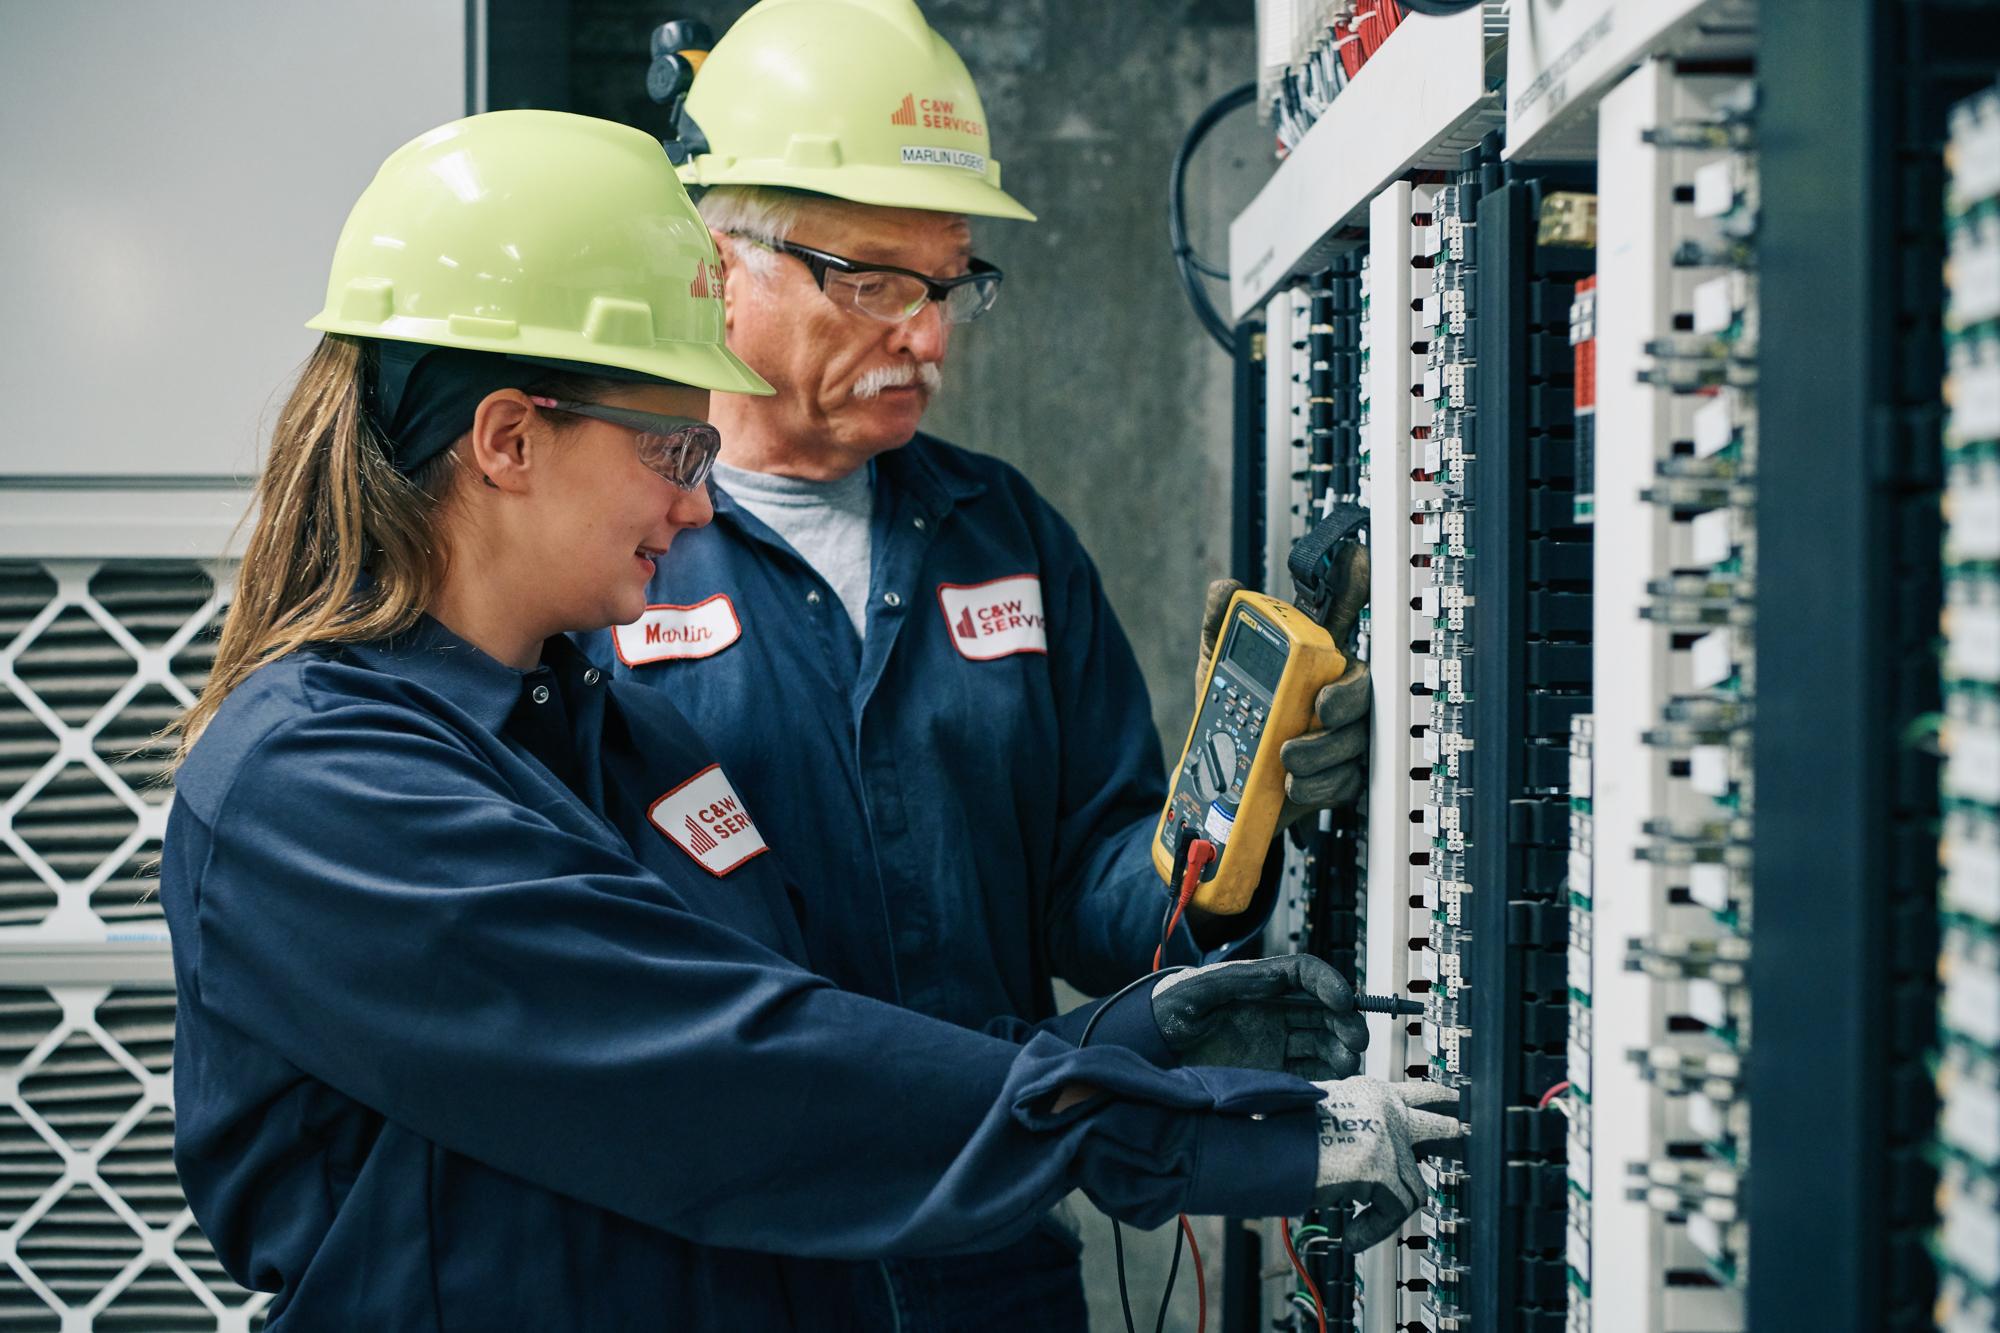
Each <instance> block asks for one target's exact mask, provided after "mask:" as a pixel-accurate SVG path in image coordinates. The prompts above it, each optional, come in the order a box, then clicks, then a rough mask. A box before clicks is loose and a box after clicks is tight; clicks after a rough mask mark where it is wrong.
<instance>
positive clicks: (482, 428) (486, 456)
mask: <svg viewBox="0 0 2000 1333" xmlns="http://www.w3.org/2000/svg"><path fill="white" fill-rule="evenodd" d="M547 437H548V432H547V430H546V429H545V428H544V427H543V424H542V421H541V417H540V415H539V414H538V413H537V412H536V411H535V405H534V404H533V403H531V402H529V401H528V395H526V394H525V393H522V392H521V391H520V390H519V389H495V390H494V391H493V392H492V393H489V394H487V395H486V397H484V398H482V399H481V400H480V402H479V406H478V408H477V409H476V410H475V411H474V412H473V414H472V448H471V451H470V453H471V462H472V469H473V471H475V472H477V473H478V474H479V475H480V476H481V477H482V478H484V479H485V484H486V485H487V486H490V487H492V488H493V489H495V490H500V491H506V492H508V493H510V494H515V495H518V494H520V493H522V492H524V491H526V490H527V489H528V483H529V478H530V476H531V473H532V469H533V467H534V464H535V463H536V462H537V461H538V460H537V452H538V451H537V449H536V447H535V446H536V445H537V444H538V443H539V442H541V441H542V440H545V439H547Z"/></svg>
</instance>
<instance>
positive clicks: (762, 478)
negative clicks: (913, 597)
mask: <svg viewBox="0 0 2000 1333" xmlns="http://www.w3.org/2000/svg"><path fill="white" fill-rule="evenodd" d="M873 471H874V469H873V468H867V467H862V468H856V469H855V470H854V471H853V472H851V473H849V474H848V475H847V476H845V477H842V478H841V479H840V480H839V481H804V480H801V479H800V478H798V477H777V476H773V475H771V474H770V473H768V472H745V471H744V470H743V469H742V468H735V467H727V466H725V465H723V464H721V463H717V464H716V465H715V480H716V481H717V483H719V484H720V485H721V487H722V489H724V490H725V491H728V492H729V494H730V495H731V496H732V497H733V498H734V499H735V500H736V503H738V504H740V505H742V506H743V507H744V508H745V509H747V510H749V511H750V512H751V513H753V514H755V515H756V516H757V517H758V518H759V519H761V520H762V521H763V522H764V523H765V525H766V526H768V527H769V528H770V529H771V530H772V531H773V532H775V533H777V534H778V535H779V536H780V537H783V538H784V539H785V540H786V541H787V542H789V543H791V547H792V549H793V550H794V551H797V552H798V553H799V554H800V555H801V556H803V557H805V561H806V563H807V564H809V565H811V566H812V567H813V568H814V569H815V570H817V571H818V572H819V576H820V577H821V578H823V579H825V580H826V581H827V583H828V584H829V585H830V586H831V587H832V588H833V591H834V595H835V596H837V597H839V598H840V604H841V605H842V606H843V607H845V608H847V618H848V619H849V620H851V621H853V622H854V632H855V633H856V634H859V635H861V636H862V637H863V638H866V637H867V634H868V628H867V627H868V573H869V557H870V554H871V550H870V542H869V531H868V525H869V522H870V521H871V519H872V518H873V516H874V512H875V485H874V481H873V476H872V474H873Z"/></svg>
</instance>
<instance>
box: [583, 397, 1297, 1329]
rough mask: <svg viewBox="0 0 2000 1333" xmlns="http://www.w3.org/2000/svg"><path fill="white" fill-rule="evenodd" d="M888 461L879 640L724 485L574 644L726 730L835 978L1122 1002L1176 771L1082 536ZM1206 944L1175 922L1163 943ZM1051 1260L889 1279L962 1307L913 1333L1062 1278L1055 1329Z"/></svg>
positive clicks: (872, 612)
mask: <svg viewBox="0 0 2000 1333" xmlns="http://www.w3.org/2000/svg"><path fill="white" fill-rule="evenodd" d="M873 467H874V468H875V475H874V484H875V511H874V523H873V528H872V536H873V546H872V549H873V556H872V564H873V570H872V574H871V580H870V586H869V596H868V614H867V634H866V637H865V639H864V638H858V637H857V636H856V634H855V632H854V627H853V625H852V623H851V622H850V621H849V619H848V616H847V614H846V613H845V612H844V611H843V609H842V607H841V605H840V603H839V600H838V599H837V598H836V597H835V595H834V592H833V589H832V588H831V587H830V586H829V585H828V583H827V582H826V580H824V579H823V578H821V577H820V576H819V574H818V573H816V572H815V571H814V570H813V569H812V568H811V566H810V565H808V564H807V563H806V562H805V561H804V560H803V559H802V558H801V557H800V556H799V555H798V554H797V553H796V552H795V551H794V550H793V549H792V548H791V547H790V546H789V545H788V544H787V543H786V542H785V541H784V539H783V538H782V537H780V536H779V535H778V534H776V533H775V532H773V531H772V530H771V529H770V528H769V527H768V526H767V525H765V524H764V523H763V522H761V521H760V520H759V519H758V518H757V517H756V516H755V515H754V514H751V513H750V512H749V511H747V510H746V509H744V508H743V507H742V506H740V505H739V504H737V503H736V502H735V501H733V500H732V499H731V498H730V497H729V495H728V493H727V491H726V490H722V489H720V488H718V489H717V492H716V504H715V508H716V518H715V522H714V523H713V524H711V525H710V526H709V527H708V528H706V529H703V530H699V531H694V532H687V533H683V534H682V535H681V536H680V537H678V538H677V539H676V540H675V543H674V548H673V552H672V555H671V557H670V558H668V559H666V560H663V561H662V562H661V563H660V566H659V570H658V572H657V573H656V574H655V575H654V578H653V581H652V584H651V585H650V588H649V594H648V600H649V602H651V603H652V604H653V609H652V610H649V612H648V614H647V617H646V618H645V619H642V620H641V621H639V622H637V623H636V624H634V625H632V626H627V627H622V628H620V629H618V630H615V631H611V630H607V631H603V632H600V633H597V634H592V635H588V636H583V643H584V646H585V647H586V649H587V650H588V651H589V653H590V655H591V656H592V657H593V658H594V659H596V660H598V661H600V662H605V663H612V664H615V669H616V670H617V671H618V672H619V673H620V674H621V675H629V676H631V677H633V678H634V679H637V680H639V681H642V682H644V683H645V684H648V685H651V686H654V687H656V688H657V689H658V690H660V691H661V692H662V693H663V694H665V695H666V696H668V697H669V698H671V699H673V700H674V701H675V702H676V704H677V705H678V706H679V707H680V708H681V709H682V710H683V711H684V712H685V713H686V714H687V715H688V716H689V717H690V718H692V719H693V720H694V722H695V724H696V726H697V727H698V728H699V729H700V731H701V732H702V735H703V736H704V738H706V739H707V740H708V741H709V743H710V744H711V745H713V746H714V747H715V750H716V753H717V754H718V755H719V756H720V757H721V759H722V762H723V764H724V766H725V767H726V768H727V769H728V770H729V772H730V774H731V775H732V776H733V777H734V778H735V780H736V781H737V782H738V783H739V784H740V786H741V788H742V790H743V792H744V794H745V795H746V796H747V797H748V798H749V799H750V800H751V802H752V803H753V804H754V805H755V806H756V808H757V809H758V810H759V811H760V816H759V817H760V819H763V820H764V821H765V823H766V824H767V826H768V828H767V831H768V832H769V834H770V837H771V841H772V843H773V844H774V845H775V846H777V847H778V848H780V849H781V850H782V851H784V853H785V854H786V856H787V858H788V859H789V860H791V861H792V863H793V864H794V865H796V866H797V868H798V870H799V871H800V873H801V878H802V881H803V884H802V887H803V889H804V892H805V894H806V897H807V911H806V923H807V931H808V942H809V947H810V948H811V950H812V955H813V961H814V965H815V966H816V967H817V968H819V969H820V970H821V971H823V972H824V973H825V974H826V975H827V976H828V977H830V978H832V979H833V980H834V981H836V982H837V983H838V984H839V985H841V986H842V987H845V988H846V989H849V990H853V991H857V992H859V993H861V994H865V995H873V996H877V997H879V998H881V999H884V1000H890V1001H893V1002H895V1003H897V1004H900V1005H903V1006H905V1007H907V1008H910V1009H914V1010H916V1011H918V1012H920V1013H925V1014H930V1015H933V1016H935V1017H938V1018H943V1019H948V1020H950V1021H951V1022H954V1023H958V1024H962V1025H965V1026H975V1027H976V1026H978V1025H980V1024H981V1023H983V1022H985V1021H986V1020H987V1019H988V1018H989V1017H990V1016H992V1015H995V1014H1013V1015H1016V1016H1018V1017H1020V1018H1022V1019H1024V1020H1027V1021H1031V1022H1032V1021H1038V1020H1042V1019H1046V1018H1047V1017H1048V1016H1049V1015H1050V1014H1051V1013H1053V1011H1054V1006H1055V997H1054V991H1053V987H1052V985H1051V981H1052V979H1053V978H1055V977H1062V978H1063V979H1065V980H1067V981H1069V982H1071V983H1072V984H1074V985H1076V986H1078V987H1080V988H1082V989H1083V990H1086V991H1089V992H1092V993H1095V994H1107V993H1109V992H1111V991H1113V990H1115V989H1116V988H1117V987H1119V986H1121V985H1123V984H1124V983H1125V982H1127V981H1129V980H1131V979H1132V978H1133V977H1136V976H1139V975H1141V974H1142V973H1144V972H1145V971H1146V970H1147V968H1148V967H1149V966H1150V960H1151V957H1152V953H1153V949H1154V946H1155V945H1156V944H1157V943H1158V941H1159V934H1160V927H1161V918H1162V915H1163V908H1164V907H1165V905H1166V893H1165V886H1164V885H1163V884H1162V882H1161V879H1160V876H1159V874H1158V872H1157V871H1156V870H1155V869H1154V868H1153V865H1152V861H1151V851H1150V839H1151V837H1152V834H1153V831H1154V827H1155V824H1156V822H1157V820H1158V818H1159V813H1160V808H1161V805H1162V803H1163V801H1164V800H1165V797H1166V778H1165V774H1164V772H1163V770H1162V765H1161V762H1160V742H1159V734H1158V732H1157V731H1156V730H1155V729H1154V726H1153V721H1152V714H1151V709H1150V706H1149V701H1148V695H1147V691H1146V683H1145V680H1144V678H1143V677H1142V676H1141V674H1140V671H1139V664H1138V661H1137V659H1136V658H1135V657H1134V656H1133V653H1132V648H1131V645H1130V643H1129V642H1128V641H1127V639H1126V637H1125V632H1124V630H1123V629H1122V628H1121V627H1120V625H1119V623H1118V618H1117V616H1116V615H1115V614H1114V613H1113V611H1112V609H1111V606H1110V603H1109V602H1108V601H1107V600H1106V598H1105V595H1104V588H1103V585H1102V583H1101V582H1100V581H1099V578H1098V574H1097V570H1096V568H1095V566H1094V565H1093V564H1092V563H1091V560H1090V557H1089V555H1088V554H1087V553H1086V552H1085V551H1084V549H1083V546H1082V544H1081V543H1080V542H1079V541H1078V539H1077V536H1076V533H1075V531H1074V530H1073V529H1072V528H1071V527H1070V526H1069V524H1068V523H1067V522H1065V521H1064V520H1063V518H1062V516H1061V515H1059V514H1058V513H1056V511H1055V510H1054V508H1053V507H1051V506H1050V505H1049V504H1048V502H1047V501H1045V500H1044V499H1043V498H1042V497H1041V496H1040V495H1039V494H1037V493H1036V491H1035V489H1034V487H1033V486H1032V485H1030V484H1029V482H1028V481H1027V479H1026V478H1025V477H1023V476H1022V475H1021V474H1020V472H1018V471H1017V470H1016V469H1014V468H1012V467H1010V466H1008V465H1007V464H1005V463H1003V462H1000V461H999V460H997V459H994V458H990V457H987V456H985V455H982V454H977V453H973V452H971V451H969V450H964V449H960V448H957V447H955V446H953V445H950V444H947V443H945V442H943V441H940V440H937V439H935V438H932V437H930V436H927V435H922V434H919V435H918V436H917V437H916V438H915V439H913V440H912V441H911V442H910V443H909V444H908V445H906V446H904V447H903V448H901V449H898V450H893V451H891V452H888V453H884V454H881V455H878V456H877V457H876V459H875V460H874V463H873ZM820 866H824V867H827V868H828V872H827V873H815V867H820ZM836 867H837V870H835V869H834V868H836ZM1268 906H1269V901H1268V898H1267V899H1266V900H1265V902H1264V903H1263V907H1264V910H1265V911H1268ZM1262 915H1263V913H1260V912H1258V911H1255V910H1253V911H1252V912H1251V913H1250V914H1248V915H1247V916H1245V917H1242V918H1239V919H1238V922H1239V923H1240V924H1236V925H1235V930H1236V932H1237V934H1238V935H1239V936H1240V935H1241V934H1244V933H1247V932H1249V931H1253V930H1255V929H1257V928H1258V927H1259V926H1260V925H1261V921H1262ZM1218 942H1219V941H1209V940H1204V941H1203V943H1218ZM1198 947H1199V946H1198V945H1196V944H1195V943H1194V942H1193V941H1192V940H1190V939H1189V937H1188V931H1187V928H1186V927H1183V929H1182V932H1181V937H1180V939H1179V940H1177V941H1176V942H1175V947H1174V948H1173V949H1170V950H1169V956H1170V960H1171V959H1172V958H1174V957H1178V958H1179V959H1180V960H1181V961H1190V960H1192V959H1193V957H1194V956H1195V954H1196V951H1197V949H1198ZM1045 1266H1046V1259H1045V1257H1044V1255H1043V1254H1042V1253H1041V1252H1039V1251H1037V1250H1036V1249H1035V1248H1034V1238H1030V1239H1029V1240H1028V1241H1024V1242H1023V1243H1022V1245H1021V1246H1019V1247H1017V1248H1016V1251H1015V1252H1014V1253H1011V1254H1008V1253H1003V1254H998V1255H993V1256H989V1257H987V1258H986V1260H985V1261H983V1262H982V1264H981V1265H980V1266H978V1267H977V1268H968V1267H966V1266H964V1265H951V1266H949V1271H948V1273H946V1274H940V1273H937V1272H929V1271H927V1268H926V1266H925V1265H923V1264H920V1263H919V1264H891V1265H889V1266H888V1276H889V1279H890V1284H891V1285H892V1286H897V1287H906V1288H909V1289H910V1290H912V1291H913V1292H922V1291H924V1290H934V1289H939V1288H944V1287H949V1288H950V1289H951V1290H952V1291H954V1292H955V1293H956V1294H957V1296H958V1297H959V1298H960V1299H959V1301H958V1304H957V1306H956V1313H955V1314H954V1315H953V1316H952V1317H951V1318H949V1319H944V1320H941V1321H940V1322H938V1323H936V1324H933V1323H932V1322H931V1321H930V1320H928V1319H925V1318H923V1317H920V1316H919V1317H916V1318H913V1317H912V1314H911V1310H910V1309H909V1308H908V1307H909V1306H910V1305H911V1304H912V1303H913V1302H912V1301H910V1300H905V1301H903V1302H902V1304H903V1305H904V1307H905V1308H903V1309H901V1310H900V1311H898V1312H897V1316H896V1317H897V1318H898V1319H899V1321H900V1327H901V1328H902V1330H903V1333H929V1330H931V1329H933V1328H935V1329H938V1330H945V1329H951V1330H958V1329H962V1328H971V1327H984V1326H985V1325H983V1324H978V1323H977V1322H976V1320H977V1317H978V1312H979V1311H980V1310H981V1308H982V1307H983V1306H984V1305H985V1304H988V1303H990V1302H991V1301H993V1300H997V1299H1000V1296H1001V1294H1002V1293H1009V1292H1012V1291H1013V1290H1015V1289H1016V1288H1017V1287H1019V1286H1020V1285H1021V1284H1023V1283H1033V1284H1036V1285H1040V1286H1043V1287H1046V1288H1049V1289H1050V1290H1051V1293H1052V1294H1051V1296H1050V1304H1049V1308H1048V1310H1047V1311H1046V1313H1047V1320H1046V1321H1045V1323H1044V1324H1043V1325H1039V1326H1044V1327H1045V1326H1049V1325H1051V1324H1054V1325H1061V1326H1063V1327H1076V1328H1080V1327H1081V1320H1082V1302H1081V1294H1080V1293H1081V1281H1080V1276H1079V1273H1078V1270H1077V1268H1076V1265H1075V1261H1074V1257H1072V1259H1071V1261H1070V1264H1069V1272H1068V1275H1067V1277H1066V1278H1065V1279H1064V1281H1063V1282H1062V1283H1059V1284H1056V1283H1050V1282H1049V1280H1048V1278H1047V1275H1046V1273H1045V1272H1043V1271H1041V1270H1043V1269H1044V1268H1045ZM880 1286H881V1282H880V1280H879V1279H877V1280H876V1281H875V1282H874V1283H873V1284H872V1287H873V1288H874V1289H879V1288H880ZM857 1287H858V1289H859V1290H860V1291H861V1292H862V1297H861V1299H864V1300H867V1299H870V1298H871V1296H872V1292H871V1284H870V1282H869V1281H868V1280H867V1279H866V1278H863V1279H862V1280H860V1281H859V1282H858V1283H857ZM1058 1287H1060V1288H1063V1289H1065V1291H1063V1292H1059V1291H1057V1290H1056V1288H1058ZM1065 1292H1066V1294H1065ZM915 1303H922V1302H921V1299H920V1298H919V1299H918V1300H916V1301H915ZM967 1320H973V1321H975V1322H972V1323H968V1322H966V1321H967ZM885 1322H886V1321H885Z"/></svg>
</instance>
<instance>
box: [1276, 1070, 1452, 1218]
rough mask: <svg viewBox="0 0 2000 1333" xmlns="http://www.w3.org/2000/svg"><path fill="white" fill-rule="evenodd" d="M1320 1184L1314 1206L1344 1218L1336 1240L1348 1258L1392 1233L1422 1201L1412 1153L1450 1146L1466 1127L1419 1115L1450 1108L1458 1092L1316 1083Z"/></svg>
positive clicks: (1348, 1081) (1366, 1082)
mask: <svg viewBox="0 0 2000 1333" xmlns="http://www.w3.org/2000/svg"><path fill="white" fill-rule="evenodd" d="M1319 1087H1320V1090H1321V1091H1322V1092H1324V1093H1325V1094H1326V1096H1325V1097H1324V1098H1322V1099H1321V1101H1320V1104H1319V1108H1318V1109H1319V1181H1318V1187H1317V1189H1315V1191H1314V1194H1313V1204H1314V1206H1315V1207H1319V1208H1337V1209H1339V1210H1340V1211H1341V1212H1342V1213H1343V1214H1345V1213H1346V1212H1347V1211H1348V1210H1349V1209H1350V1208H1352V1207H1354V1206H1355V1205H1357V1204H1359V1205H1363V1206H1364V1211H1362V1212H1360V1213H1357V1214H1355V1215H1353V1216H1351V1217H1348V1218H1347V1225H1346V1230H1345V1231H1344V1232H1343V1234H1342V1237H1341V1244H1342V1246H1343V1247H1344V1248H1346V1249H1349V1250H1354V1251H1357V1252H1358V1251H1361V1250H1365V1249H1367V1248H1368V1247H1369V1246H1371V1245H1374V1244H1377V1243H1378V1242H1381V1241H1384V1240H1387V1239H1388V1238H1389V1237H1391V1236H1393V1235H1395V1234H1396V1231H1397V1229H1398V1228H1400V1227H1401V1226H1402V1225H1403V1223H1404V1221H1405V1220H1406V1219H1408V1217H1409V1216H1410V1214H1411V1213H1414V1212H1415V1211H1417V1205H1419V1204H1420V1203H1422V1202H1423V1198H1424V1178H1423V1176H1422V1174H1421V1173H1419V1172H1418V1170H1417V1157H1416V1154H1417V1150H1418V1149H1421V1148H1429V1147H1435V1146H1439V1145H1443V1144H1450V1143H1454V1142H1456V1141H1457V1140H1459V1139H1460V1138H1462V1137H1463V1136H1464V1134H1465V1126H1464V1125H1463V1124H1461V1123H1460V1122H1459V1121H1458V1120H1457V1119H1455V1118H1454V1117H1452V1116H1448V1115H1439V1114H1438V1113H1437V1112H1435V1111H1424V1110H1419V1109H1417V1108H1419V1107H1424V1106H1449V1105H1451V1104H1452V1103H1454V1102H1456V1101H1457V1100H1458V1093H1457V1092H1456V1091H1455V1090H1454V1089H1451V1088H1447V1087H1444V1086H1442V1085H1441V1084H1437V1083H1384V1082H1383V1081H1382V1080H1381V1079H1378V1078H1345V1079H1341V1080H1340V1081H1339V1082H1336V1083H1321V1084H1320V1085H1319Z"/></svg>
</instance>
